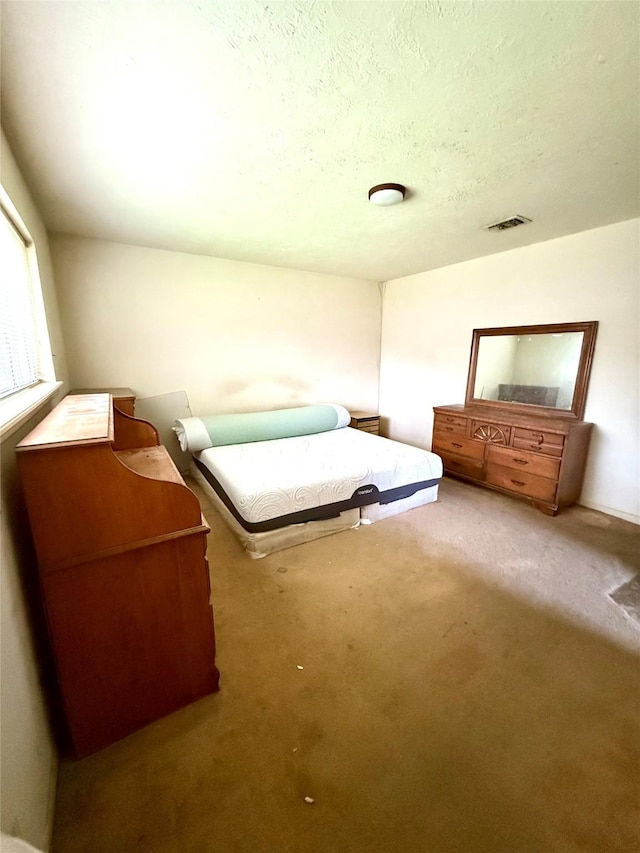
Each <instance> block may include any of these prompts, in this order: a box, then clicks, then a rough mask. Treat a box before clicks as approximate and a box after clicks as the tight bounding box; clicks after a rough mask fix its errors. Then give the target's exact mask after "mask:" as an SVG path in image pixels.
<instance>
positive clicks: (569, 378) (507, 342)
mask: <svg viewBox="0 0 640 853" xmlns="http://www.w3.org/2000/svg"><path fill="white" fill-rule="evenodd" d="M583 338H584V332H564V333H561V332H557V333H553V334H525V335H513V334H512V335H493V336H487V337H482V338H481V339H480V340H479V346H478V361H477V365H476V376H475V385H474V390H473V396H474V398H475V399H480V400H494V401H501V402H508V403H525V404H529V405H535V406H547V407H550V408H554V409H566V410H571V407H572V404H573V399H574V391H575V385H576V378H577V376H578V368H579V365H580V354H581V351H582V343H583Z"/></svg>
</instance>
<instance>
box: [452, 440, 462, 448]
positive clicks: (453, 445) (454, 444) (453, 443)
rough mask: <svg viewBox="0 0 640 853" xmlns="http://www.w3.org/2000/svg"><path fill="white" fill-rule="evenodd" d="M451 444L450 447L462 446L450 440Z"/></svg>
mask: <svg viewBox="0 0 640 853" xmlns="http://www.w3.org/2000/svg"><path fill="white" fill-rule="evenodd" d="M451 446H452V447H462V445H461V444H458V443H457V442H456V441H452V442H451Z"/></svg>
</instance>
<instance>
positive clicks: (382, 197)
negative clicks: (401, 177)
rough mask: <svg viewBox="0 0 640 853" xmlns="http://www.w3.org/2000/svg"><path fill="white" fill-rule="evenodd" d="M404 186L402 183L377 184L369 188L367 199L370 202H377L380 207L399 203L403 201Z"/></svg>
mask: <svg viewBox="0 0 640 853" xmlns="http://www.w3.org/2000/svg"><path fill="white" fill-rule="evenodd" d="M406 191H407V190H406V187H403V186H402V184H377V185H376V186H375V187H371V189H370V190H369V201H370V202H371V204H378V205H380V206H381V207H388V206H389V205H390V204H400V202H401V201H404V194H405V192H406Z"/></svg>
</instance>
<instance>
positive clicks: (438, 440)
mask: <svg viewBox="0 0 640 853" xmlns="http://www.w3.org/2000/svg"><path fill="white" fill-rule="evenodd" d="M433 452H434V453H440V452H442V453H445V454H451V453H452V454H454V455H456V456H468V457H470V458H471V459H484V444H483V443H482V442H481V441H472V440H471V439H470V438H464V437H463V436H461V435H449V433H448V432H440V430H436V431H435V432H434V433H433Z"/></svg>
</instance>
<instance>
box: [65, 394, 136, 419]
mask: <svg viewBox="0 0 640 853" xmlns="http://www.w3.org/2000/svg"><path fill="white" fill-rule="evenodd" d="M71 394H111V398H112V400H113V404H114V406H116V407H117V408H118V409H120V411H121V412H124V413H125V415H132V416H133V415H135V409H136V395H135V394H134V393H133V391H132V390H131V388H79V389H77V390H74V391H71Z"/></svg>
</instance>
